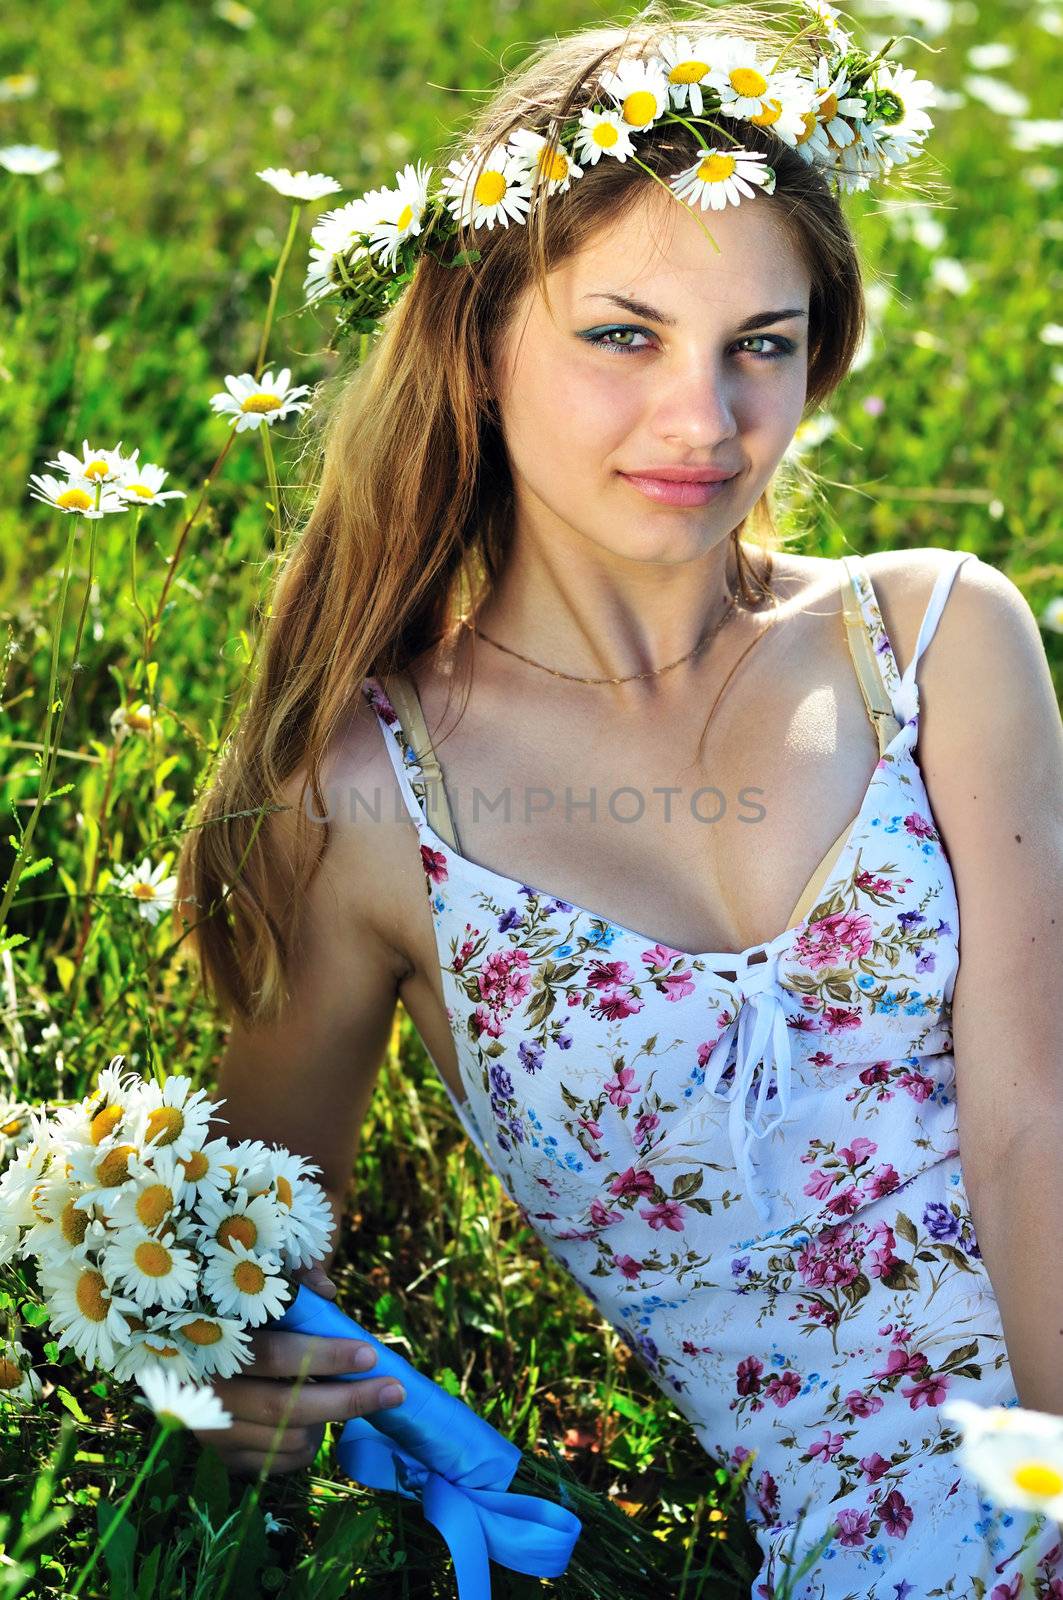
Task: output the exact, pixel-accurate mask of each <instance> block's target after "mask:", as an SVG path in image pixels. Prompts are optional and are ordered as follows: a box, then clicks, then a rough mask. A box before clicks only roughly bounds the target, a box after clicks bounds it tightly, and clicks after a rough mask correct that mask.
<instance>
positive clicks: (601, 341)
mask: <svg viewBox="0 0 1063 1600" xmlns="http://www.w3.org/2000/svg"><path fill="white" fill-rule="evenodd" d="M616 334H620V335H624V334H629V335H633V336H634V337H635V338H637V339H641V338H643V337H645V336H644V335H643V334H641V333H640V332H639V330H638V329H637V328H603V329H602V330H601V332H600V333H588V334H585V335H584V337H585V338H586V340H587V343H588V344H592V345H596V346H597V347H598V348H599V349H601V350H620V351H625V350H644V349H645V348H646V347H645V345H638V344H614V343H612V340H613V338H614V336H615V335H616Z"/></svg>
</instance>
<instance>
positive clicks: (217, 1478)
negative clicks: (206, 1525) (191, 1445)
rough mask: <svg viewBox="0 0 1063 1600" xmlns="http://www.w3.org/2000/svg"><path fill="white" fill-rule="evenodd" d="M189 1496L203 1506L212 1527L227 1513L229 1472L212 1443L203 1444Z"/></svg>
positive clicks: (220, 1521)
mask: <svg viewBox="0 0 1063 1600" xmlns="http://www.w3.org/2000/svg"><path fill="white" fill-rule="evenodd" d="M189 1498H190V1499H192V1500H194V1501H195V1502H196V1504H197V1505H199V1506H202V1507H203V1509H204V1511H205V1512H206V1513H207V1515H208V1517H209V1518H210V1522H211V1526H212V1527H214V1528H219V1527H220V1526H221V1524H222V1523H223V1522H224V1520H225V1518H226V1517H227V1516H228V1515H229V1472H228V1468H227V1467H226V1465H225V1463H224V1461H223V1460H222V1458H221V1456H220V1455H219V1454H218V1452H217V1451H216V1450H215V1449H214V1447H213V1445H209V1444H205V1445H204V1446H203V1449H202V1451H201V1453H200V1457H199V1460H198V1461H197V1462H196V1475H195V1478H194V1479H193V1481H192V1492H191V1495H190V1496H189Z"/></svg>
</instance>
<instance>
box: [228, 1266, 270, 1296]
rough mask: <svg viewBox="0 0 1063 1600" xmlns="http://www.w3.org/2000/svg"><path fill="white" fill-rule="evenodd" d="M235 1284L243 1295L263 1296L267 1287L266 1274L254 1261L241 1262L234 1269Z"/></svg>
mask: <svg viewBox="0 0 1063 1600" xmlns="http://www.w3.org/2000/svg"><path fill="white" fill-rule="evenodd" d="M233 1283H234V1284H235V1285H236V1287H237V1288H238V1289H239V1291H240V1293H241V1294H261V1293H262V1291H263V1289H264V1288H265V1287H266V1274H265V1273H264V1272H263V1271H262V1268H261V1267H260V1266H258V1265H257V1264H256V1263H255V1262H254V1261H239V1262H237V1264H236V1266H235V1267H234V1268H233Z"/></svg>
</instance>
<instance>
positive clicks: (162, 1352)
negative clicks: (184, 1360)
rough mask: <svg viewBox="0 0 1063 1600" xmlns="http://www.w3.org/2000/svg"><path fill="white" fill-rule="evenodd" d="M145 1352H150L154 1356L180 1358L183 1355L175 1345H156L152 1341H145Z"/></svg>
mask: <svg viewBox="0 0 1063 1600" xmlns="http://www.w3.org/2000/svg"><path fill="white" fill-rule="evenodd" d="M144 1348H145V1350H150V1351H151V1353H152V1355H153V1356H163V1357H170V1356H179V1355H180V1354H181V1352H180V1350H178V1348H177V1346H176V1345H175V1344H155V1343H154V1342H153V1341H152V1340H151V1339H145V1340H144Z"/></svg>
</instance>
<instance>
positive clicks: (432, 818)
mask: <svg viewBox="0 0 1063 1600" xmlns="http://www.w3.org/2000/svg"><path fill="white" fill-rule="evenodd" d="M380 681H381V683H382V685H383V687H384V690H385V693H386V694H387V697H388V699H389V700H390V701H391V703H392V705H393V706H394V707H395V711H396V714H397V716H398V719H399V721H400V722H401V724H402V727H403V731H404V732H405V734H406V741H407V743H408V744H409V745H410V746H411V747H412V749H413V753H414V757H415V759H416V761H417V764H418V766H419V767H420V769H421V772H422V774H423V775H424V809H425V816H426V819H427V822H428V826H429V827H430V828H431V829H432V832H433V833H437V834H438V835H439V837H440V838H441V839H443V840H445V842H446V843H447V844H449V846H450V848H451V849H452V850H454V851H455V852H457V853H458V854H460V848H459V845H458V833H457V829H456V828H455V826H454V819H453V817H452V816H451V814H450V805H449V803H448V801H447V794H446V790H445V789H444V787H443V774H442V772H441V771H440V770H439V761H438V758H437V757H436V753H435V751H434V750H433V748H432V741H431V739H430V738H429V737H428V727H427V724H426V723H425V720H424V712H423V711H422V710H421V702H420V699H419V698H418V695H417V690H416V688H415V687H414V684H413V680H412V678H411V677H410V675H409V673H408V672H393V673H390V674H389V675H388V676H387V677H382V678H381V680H380Z"/></svg>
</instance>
